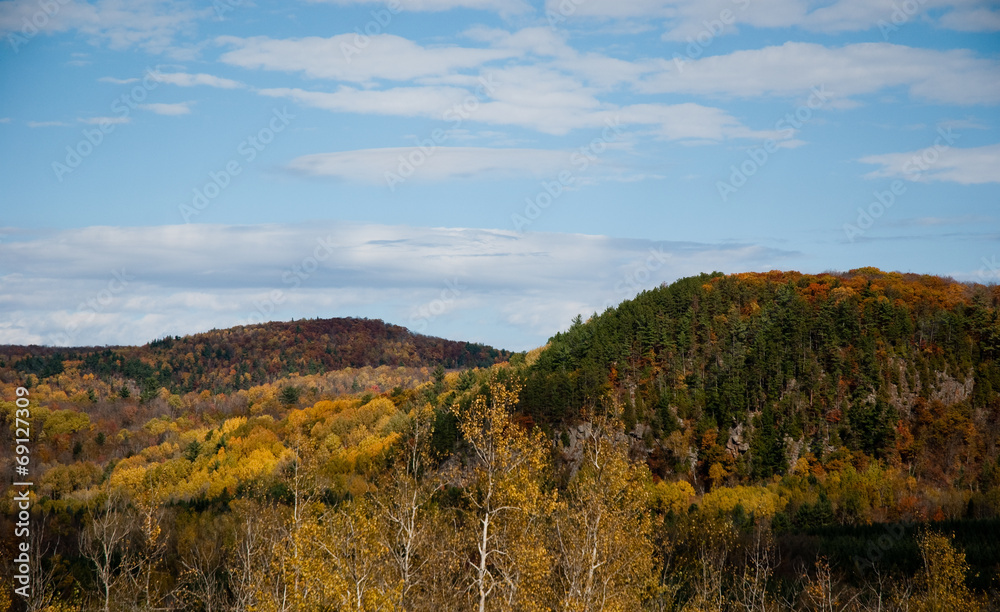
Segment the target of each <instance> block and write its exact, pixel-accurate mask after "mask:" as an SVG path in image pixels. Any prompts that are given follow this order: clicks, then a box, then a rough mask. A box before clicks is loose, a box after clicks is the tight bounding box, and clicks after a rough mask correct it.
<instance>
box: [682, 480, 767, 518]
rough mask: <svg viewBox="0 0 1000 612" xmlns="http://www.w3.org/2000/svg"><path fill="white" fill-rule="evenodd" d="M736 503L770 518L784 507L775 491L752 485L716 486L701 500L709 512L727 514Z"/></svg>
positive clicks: (755, 513) (762, 516)
mask: <svg viewBox="0 0 1000 612" xmlns="http://www.w3.org/2000/svg"><path fill="white" fill-rule="evenodd" d="M738 505H739V506H742V507H743V510H744V511H745V512H747V513H748V514H749V513H753V514H754V515H756V516H757V517H758V518H771V517H772V516H774V515H775V514H776V513H777V512H778V511H779V510H781V509H782V508H783V507H784V502H783V500H782V499H781V498H780V497H778V495H777V493H774V492H773V491H770V490H769V489H766V488H764V487H753V486H750V487H747V486H739V487H722V488H718V489H715V490H714V491H712V492H711V493H707V494H706V495H705V497H703V498H702V500H701V507H702V509H703V510H704V511H706V512H711V513H719V514H728V513H730V512H732V511H733V510H735V509H736V506H738Z"/></svg>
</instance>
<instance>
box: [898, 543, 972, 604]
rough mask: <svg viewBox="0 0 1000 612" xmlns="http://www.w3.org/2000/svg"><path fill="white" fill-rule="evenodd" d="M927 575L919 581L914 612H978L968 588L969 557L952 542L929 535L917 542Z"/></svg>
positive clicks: (924, 574)
mask: <svg viewBox="0 0 1000 612" xmlns="http://www.w3.org/2000/svg"><path fill="white" fill-rule="evenodd" d="M917 544H918V545H919V546H920V556H921V557H922V558H923V561H924V569H923V572H922V573H921V574H920V575H919V576H918V578H917V587H918V588H917V593H916V595H914V596H913V598H912V599H911V600H910V602H909V605H910V608H909V609H910V610H918V611H920V612H945V611H947V612H978V611H979V610H980V609H981V606H980V605H979V602H978V601H977V600H976V596H975V595H974V594H973V593H972V591H971V590H970V589H969V587H968V586H966V584H965V575H966V574H967V573H968V571H969V564H968V563H967V562H966V561H965V553H963V552H960V551H958V550H956V549H955V547H954V545H952V543H951V538H949V537H948V536H945V535H941V534H939V533H934V532H932V531H927V532H925V533H924V534H923V535H921V536H920V537H919V538H918V539H917Z"/></svg>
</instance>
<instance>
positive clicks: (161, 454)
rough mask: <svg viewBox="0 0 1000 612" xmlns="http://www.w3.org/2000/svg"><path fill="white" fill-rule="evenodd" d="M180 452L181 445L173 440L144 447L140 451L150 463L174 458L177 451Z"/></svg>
mask: <svg viewBox="0 0 1000 612" xmlns="http://www.w3.org/2000/svg"><path fill="white" fill-rule="evenodd" d="M178 452H180V447H179V446H178V445H177V444H175V443H173V442H164V443H163V444H159V445H157V446H150V447H148V448H144V449H142V452H141V453H139V454H140V455H142V456H143V457H145V458H146V461H149V462H150V463H159V462H161V461H166V460H167V459H173V458H174V456H175V455H177V453H178Z"/></svg>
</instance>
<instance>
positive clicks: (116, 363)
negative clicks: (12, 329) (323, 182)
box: [0, 318, 507, 394]
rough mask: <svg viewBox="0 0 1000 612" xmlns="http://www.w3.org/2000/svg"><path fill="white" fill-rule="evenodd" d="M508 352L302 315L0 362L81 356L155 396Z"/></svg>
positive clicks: (30, 352) (106, 374) (35, 352)
mask: <svg viewBox="0 0 1000 612" xmlns="http://www.w3.org/2000/svg"><path fill="white" fill-rule="evenodd" d="M506 358H507V353H506V351H501V350H497V349H494V348H492V347H489V346H485V345H481V344H472V343H468V342H453V341H451V340H444V339H442V338H435V337H431V336H423V335H419V334H414V333H412V332H410V331H409V330H407V329H406V328H404V327H400V326H397V325H390V324H388V323H384V322H382V321H380V320H377V319H355V318H338V319H302V320H299V321H292V322H271V323H263V324H259V325H250V326H241V327H233V328H230V329H223V330H212V331H209V332H205V333H201V334H194V335H190V336H184V337H179V336H175V337H166V338H163V339H160V340H156V341H153V342H150V343H149V344H147V345H144V346H140V347H112V348H79V349H54V348H42V347H19V346H7V347H0V360H2V361H3V362H4V363H3V365H6V366H7V367H10V368H13V369H15V370H17V371H19V372H20V374H21V375H22V376H27V375H30V374H33V375H35V377H36V379H44V378H47V377H49V376H54V375H57V374H59V373H61V372H62V370H63V361H64V360H73V361H79V362H80V365H79V371H80V373H81V374H93V375H94V376H96V377H97V378H99V379H102V380H104V379H108V378H111V377H114V378H117V379H120V380H123V381H132V382H133V383H134V384H135V386H137V387H138V388H139V389H140V390H142V391H147V392H149V393H152V394H155V393H156V392H157V390H158V389H160V388H161V387H165V388H167V389H168V390H170V391H172V392H174V393H186V392H190V391H202V390H209V391H213V392H216V393H219V392H231V391H235V390H238V389H247V388H249V387H251V386H253V385H259V384H263V383H266V382H271V381H273V380H276V379H278V378H281V377H283V376H287V375H288V374H291V373H298V374H301V375H307V374H318V373H323V372H328V371H331V370H339V369H343V368H347V367H352V368H359V367H364V366H371V367H378V366H382V365H386V366H404V367H424V366H430V367H434V366H437V365H441V366H443V367H445V368H470V367H487V366H490V365H492V364H494V363H496V362H497V361H503V360H505V359H506Z"/></svg>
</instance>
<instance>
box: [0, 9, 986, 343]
mask: <svg viewBox="0 0 1000 612" xmlns="http://www.w3.org/2000/svg"><path fill="white" fill-rule="evenodd" d="M0 89H2V91H3V92H4V93H3V95H2V96H0V180H2V183H0V184H2V190H0V211H2V218H0V234H2V235H0V343H40V344H62V345H84V344H120V343H130V344H131V343H143V342H146V341H148V340H150V339H153V338H156V337H161V336H163V335H166V334H185V333H193V332H197V331H202V330H206V329H210V328H213V327H217V328H221V327H229V326H232V325H239V324H245V323H255V322H260V321H262V320H269V319H275V320H288V319H291V318H301V317H330V316H361V317H370V318H382V319H384V320H386V321H389V322H393V323H397V324H401V325H405V326H407V327H410V328H411V329H413V330H415V331H419V332H421V333H428V334H433V335H440V336H444V337H449V338H455V339H465V340H475V341H482V342H487V343H490V344H493V345H495V346H501V347H505V348H511V349H526V348H531V347H533V346H538V345H540V344H543V343H544V342H545V340H546V339H547V338H548V337H549V336H550V335H551V334H553V333H554V332H556V331H559V330H560V329H563V328H565V327H567V326H568V323H569V321H570V319H571V318H572V317H573V316H574V315H576V314H577V313H583V314H584V315H585V316H586V315H587V314H589V313H591V312H595V311H601V310H603V309H604V308H606V307H608V306H609V305H613V304H616V303H618V302H620V301H621V300H623V299H627V298H629V297H632V296H633V295H635V293H637V292H638V291H641V290H643V289H646V288H650V287H654V286H656V285H658V284H660V283H662V282H669V281H672V280H675V279H676V278H679V277H682V276H686V275H690V274H696V273H698V272H703V271H704V272H708V271H713V270H721V271H724V272H739V271H747V270H769V269H796V270H801V271H805V272H821V271H824V270H847V269H851V268H856V267H861V266H877V267H880V268H883V269H887V270H899V271H903V272H918V273H931V274H941V275H948V276H953V277H955V278H957V279H960V280H967V281H977V282H996V281H997V280H998V279H1000V242H998V240H1000V213H998V207H997V205H998V204H1000V134H998V127H1000V114H998V105H1000V3H998V2H983V1H977V0H906V1H905V2H898V1H896V2H892V1H890V2H884V1H881V0H835V1H829V0H828V1H826V2H814V1H811V0H771V1H768V2H764V1H763V0H631V1H624V0H546V1H544V2H542V1H527V0H388V1H383V0H327V1H297V0H290V1H286V2H281V3H278V2H265V1H258V2H251V0H217V1H216V2H214V3H212V2H190V3H188V2H159V1H156V0H134V1H129V2H125V1H121V0H98V1H96V2H90V3H87V2H82V1H77V0H30V1H28V0H0Z"/></svg>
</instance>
